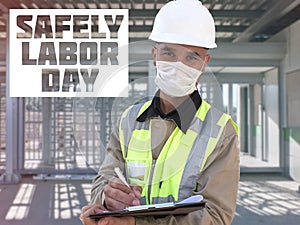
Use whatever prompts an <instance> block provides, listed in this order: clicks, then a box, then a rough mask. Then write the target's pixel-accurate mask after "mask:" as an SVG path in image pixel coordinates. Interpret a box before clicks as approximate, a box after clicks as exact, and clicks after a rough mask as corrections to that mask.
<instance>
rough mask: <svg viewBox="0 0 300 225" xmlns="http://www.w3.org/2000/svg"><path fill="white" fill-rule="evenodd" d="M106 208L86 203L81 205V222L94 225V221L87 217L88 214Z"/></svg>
mask: <svg viewBox="0 0 300 225" xmlns="http://www.w3.org/2000/svg"><path fill="white" fill-rule="evenodd" d="M105 210H106V209H105V208H104V206H102V205H87V206H84V207H82V209H81V211H82V213H81V215H80V220H81V221H82V223H83V224H85V225H95V224H96V222H95V220H93V219H91V218H89V215H91V214H95V213H100V212H103V211H105Z"/></svg>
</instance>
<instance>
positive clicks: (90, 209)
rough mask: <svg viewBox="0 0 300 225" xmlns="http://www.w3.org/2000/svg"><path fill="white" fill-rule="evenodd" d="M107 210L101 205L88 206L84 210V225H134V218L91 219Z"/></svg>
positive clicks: (82, 215)
mask: <svg viewBox="0 0 300 225" xmlns="http://www.w3.org/2000/svg"><path fill="white" fill-rule="evenodd" d="M104 210H106V209H105V208H104V207H103V206H101V205H87V206H84V207H83V208H82V212H81V215H80V220H81V222H82V224H83V225H134V224H135V219H134V217H120V218H117V217H104V218H102V219H100V220H98V221H96V220H94V219H91V218H89V217H88V216H89V215H90V214H94V213H100V212H102V211H104Z"/></svg>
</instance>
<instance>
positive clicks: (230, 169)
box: [91, 117, 240, 225]
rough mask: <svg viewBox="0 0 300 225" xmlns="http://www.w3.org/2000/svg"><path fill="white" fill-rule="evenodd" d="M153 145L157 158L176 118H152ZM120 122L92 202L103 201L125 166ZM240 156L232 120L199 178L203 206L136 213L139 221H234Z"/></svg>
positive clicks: (180, 224)
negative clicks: (167, 212) (160, 214)
mask: <svg viewBox="0 0 300 225" xmlns="http://www.w3.org/2000/svg"><path fill="white" fill-rule="evenodd" d="M152 124H153V126H152V133H151V135H152V136H151V138H152V139H151V145H152V146H153V148H152V149H153V158H157V157H158V154H159V152H160V150H161V149H162V146H163V144H164V143H165V141H166V139H167V138H168V136H169V135H170V133H171V132H172V131H173V129H174V128H175V126H176V124H175V122H174V121H173V120H163V119H161V118H160V117H157V118H154V119H153V121H152ZM118 133H119V129H118V126H117V127H115V129H114V130H113V132H112V135H111V138H110V141H109V143H108V145H107V153H106V157H105V159H104V162H103V164H102V166H101V168H100V170H99V172H98V175H97V176H96V177H95V179H94V180H93V184H92V191H91V204H93V203H98V204H101V203H102V202H103V200H102V192H103V188H104V186H105V185H106V184H107V181H108V179H111V178H113V177H115V173H114V168H115V167H119V168H122V169H124V168H125V163H124V159H123V157H122V150H121V147H120V140H119V134H118ZM239 162H240V158H239V147H238V137H237V134H236V132H235V129H234V127H233V125H232V124H231V122H230V121H228V123H227V124H226V126H225V128H224V131H223V133H222V136H221V138H220V140H219V142H218V143H217V145H216V148H215V150H214V151H213V153H212V154H211V155H210V157H209V158H208V160H207V162H206V164H205V167H204V169H203V172H202V173H201V174H200V175H199V178H198V188H197V192H195V194H201V195H203V197H204V199H205V200H206V201H207V203H206V206H205V208H204V209H203V210H199V211H195V212H192V213H189V214H188V215H183V216H172V215H170V216H167V217H164V218H155V217H136V225H154V224H160V225H175V224H176V225H223V224H224V225H229V224H231V222H232V220H233V217H234V213H235V208H236V200H237V191H238V182H239V177H240V163H239Z"/></svg>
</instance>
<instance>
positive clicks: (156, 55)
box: [152, 43, 210, 71]
mask: <svg viewBox="0 0 300 225" xmlns="http://www.w3.org/2000/svg"><path fill="white" fill-rule="evenodd" d="M152 56H153V60H154V65H156V60H158V61H168V62H177V61H180V62H182V63H184V64H185V65H187V66H190V67H192V68H194V69H197V70H201V71H203V70H204V69H205V65H206V64H207V63H208V61H209V59H210V56H209V55H208V54H207V49H205V48H201V47H196V46H191V45H180V44H171V43H158V44H156V46H155V47H154V48H153V49H152Z"/></svg>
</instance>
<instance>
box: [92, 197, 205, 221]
mask: <svg viewBox="0 0 300 225" xmlns="http://www.w3.org/2000/svg"><path fill="white" fill-rule="evenodd" d="M204 206H205V201H204V200H203V197H202V195H194V196H191V197H189V198H187V199H185V200H183V201H180V202H177V203H174V202H168V203H160V204H151V205H140V206H132V207H128V208H125V209H122V210H114V211H103V212H101V213H96V214H91V215H89V217H90V218H91V219H96V220H98V219H101V218H103V217H106V216H115V217H122V216H166V215H185V214H188V213H190V212H193V211H197V210H200V209H202V208H204Z"/></svg>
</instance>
